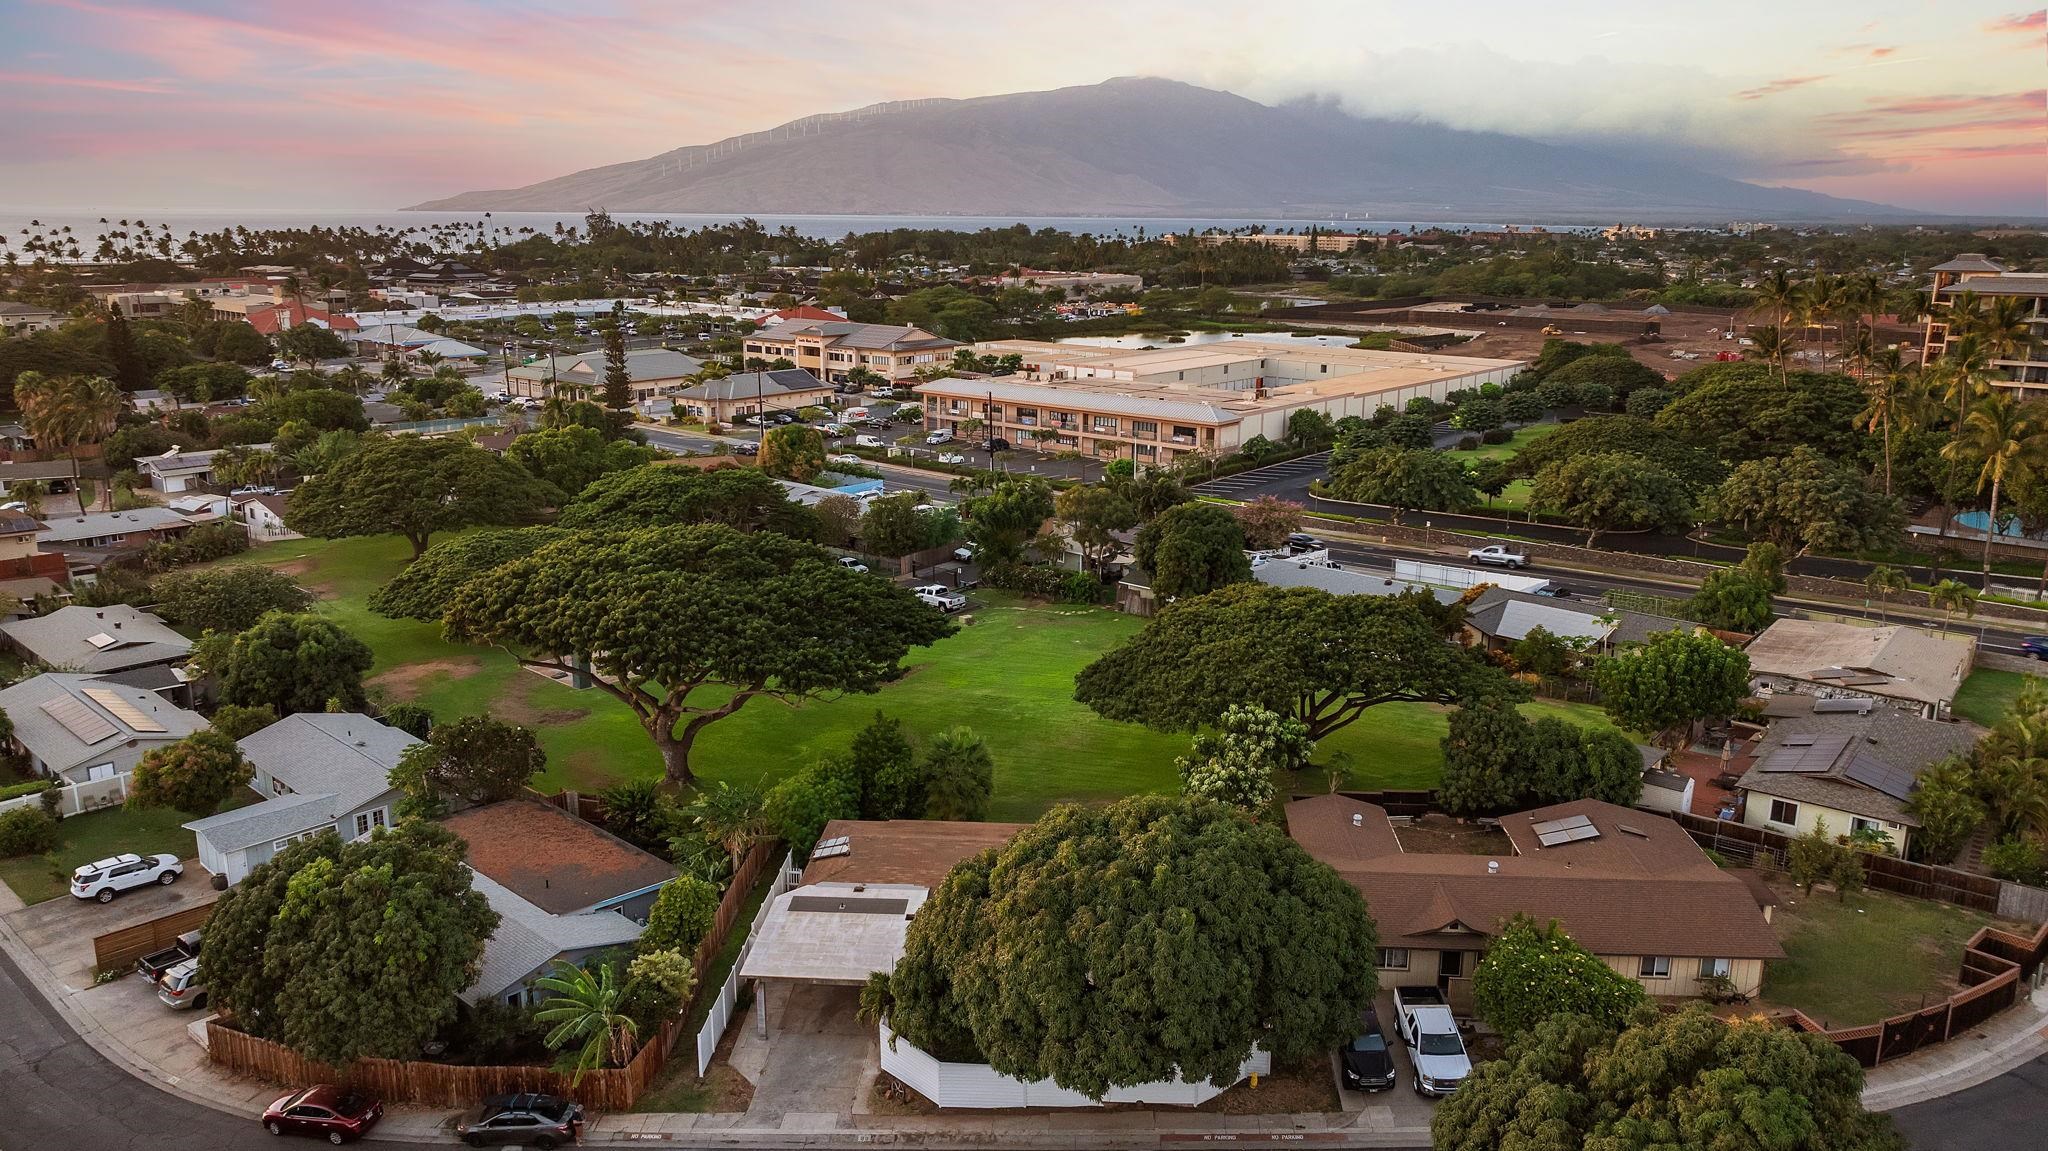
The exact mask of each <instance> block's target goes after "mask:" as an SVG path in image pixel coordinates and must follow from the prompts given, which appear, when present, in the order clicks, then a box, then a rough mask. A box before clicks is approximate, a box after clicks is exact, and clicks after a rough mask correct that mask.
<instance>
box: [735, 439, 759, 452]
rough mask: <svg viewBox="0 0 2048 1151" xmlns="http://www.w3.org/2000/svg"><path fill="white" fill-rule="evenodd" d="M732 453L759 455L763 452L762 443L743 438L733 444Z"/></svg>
mask: <svg viewBox="0 0 2048 1151" xmlns="http://www.w3.org/2000/svg"><path fill="white" fill-rule="evenodd" d="M732 454H733V455H736V456H758V455H760V454H761V445H760V444H757V443H755V442H753V441H752V440H742V441H741V442H739V443H737V444H734V445H733V446H732Z"/></svg>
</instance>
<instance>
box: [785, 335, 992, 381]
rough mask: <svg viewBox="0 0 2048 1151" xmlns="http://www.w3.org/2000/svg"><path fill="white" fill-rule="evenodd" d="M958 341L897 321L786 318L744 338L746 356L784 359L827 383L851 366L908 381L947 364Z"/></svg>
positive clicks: (834, 379) (842, 379) (840, 377)
mask: <svg viewBox="0 0 2048 1151" xmlns="http://www.w3.org/2000/svg"><path fill="white" fill-rule="evenodd" d="M959 346H960V342H959V341H958V340H948V339H945V338H943V337H941V336H935V335H933V334H932V333H930V332H927V331H925V330H924V329H923V328H912V327H905V326H903V325H899V324H857V323H854V322H853V321H851V320H786V321H784V322H782V323H780V324H776V325H775V326H773V327H769V328H763V329H762V330H760V331H758V332H755V333H754V334H753V335H751V336H748V337H747V342H746V355H747V358H749V359H752V358H754V357H757V356H758V357H760V358H761V359H764V360H774V359H785V360H788V361H789V362H791V363H793V364H795V365H796V366H797V367H799V368H802V369H804V370H805V371H807V372H809V373H811V374H812V375H814V376H816V377H818V378H819V379H821V380H824V381H825V382H826V383H828V384H839V383H844V382H846V374H847V373H848V372H851V371H853V370H854V369H855V368H866V369H867V370H868V371H870V372H873V373H874V374H876V375H878V376H880V377H882V378H883V379H885V380H907V379H910V378H912V377H913V376H915V375H916V374H917V372H918V370H919V369H921V368H932V367H935V366H938V365H943V364H946V363H949V362H950V361H951V360H952V359H953V349H955V348H957V347H959Z"/></svg>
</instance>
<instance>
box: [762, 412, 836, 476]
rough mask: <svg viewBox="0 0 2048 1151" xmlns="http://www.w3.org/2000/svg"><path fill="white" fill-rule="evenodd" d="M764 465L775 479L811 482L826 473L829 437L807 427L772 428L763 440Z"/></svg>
mask: <svg viewBox="0 0 2048 1151" xmlns="http://www.w3.org/2000/svg"><path fill="white" fill-rule="evenodd" d="M760 465H761V470H762V471H764V472H767V473H768V474H769V475H771V476H776V477H779V478H781V479H785V480H794V481H796V482H797V483H800V484H807V483H810V482H811V481H812V480H815V479H817V478H818V473H819V472H822V471H824V470H825V436H824V434H823V433H821V432H819V431H818V429H816V428H813V427H809V426H807V425H805V424H790V425H788V426H787V427H777V428H769V429H768V432H767V434H766V435H764V436H762V437H761V458H760Z"/></svg>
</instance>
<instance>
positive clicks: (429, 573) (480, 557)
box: [370, 526, 568, 620]
mask: <svg viewBox="0 0 2048 1151" xmlns="http://www.w3.org/2000/svg"><path fill="white" fill-rule="evenodd" d="M566 534H568V533H567V532H564V531H563V530H562V529H561V528H557V527H545V526H535V527H527V528H494V529H486V530H484V531H476V532H465V533H463V534H462V535H459V536H455V537H453V538H452V539H445V540H442V541H441V542H440V543H437V544H434V545H433V546H431V547H429V548H428V549H427V550H426V553H425V554H423V555H421V556H420V558H418V559H416V560H414V561H412V563H410V564H408V565H406V567H405V569H404V570H403V571H401V572H399V573H398V574H397V575H396V576H394V577H392V579H391V581H390V582H389V583H387V584H385V585H384V586H383V587H380V588H378V589H377V590H376V591H373V592H371V593H370V608H371V610H372V611H375V612H377V613H378V614H380V615H387V616H390V617H392V618H393V619H420V620H437V619H440V618H441V615H442V613H443V612H446V611H447V610H448V601H449V600H451V599H453V598H455V593H456V591H458V590H459V589H460V588H461V587H462V585H463V584H466V583H468V582H469V581H470V580H472V579H475V578H476V577H477V576H480V575H482V574H483V573H485V572H487V571H490V570H491V569H492V568H494V567H497V566H498V565H499V564H503V563H509V562H511V561H512V560H515V559H518V558H519V557H521V556H525V555H531V554H532V553H533V552H534V551H536V550H537V549H539V548H540V547H541V546H543V545H545V544H548V543H551V542H553V541H555V540H558V539H560V538H562V537H563V536H564V535H566Z"/></svg>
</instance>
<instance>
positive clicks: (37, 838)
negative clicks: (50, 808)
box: [0, 807, 61, 859]
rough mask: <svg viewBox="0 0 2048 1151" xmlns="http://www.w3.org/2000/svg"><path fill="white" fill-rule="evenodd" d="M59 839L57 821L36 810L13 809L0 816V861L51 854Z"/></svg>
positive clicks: (49, 815)
mask: <svg viewBox="0 0 2048 1151" xmlns="http://www.w3.org/2000/svg"><path fill="white" fill-rule="evenodd" d="M60 838H61V836H59V835H58V834H57V817H56V816H54V815H51V814H50V813H49V812H47V811H44V810H43V809H42V808H40V807H17V808H15V809H14V810H13V811H10V812H7V813H5V814H0V859H13V858H14V857H15V856H18V855H41V854H42V853H43V852H45V851H54V850H56V848H57V841H58V840H59V839H60Z"/></svg>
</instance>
